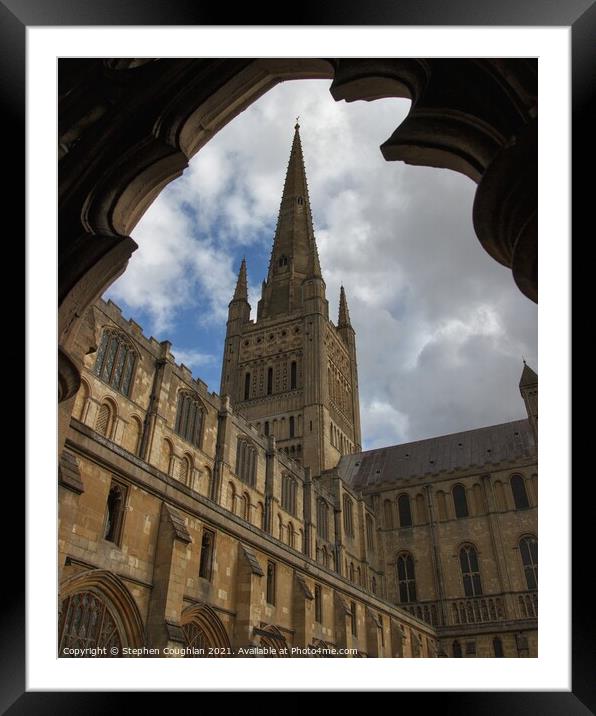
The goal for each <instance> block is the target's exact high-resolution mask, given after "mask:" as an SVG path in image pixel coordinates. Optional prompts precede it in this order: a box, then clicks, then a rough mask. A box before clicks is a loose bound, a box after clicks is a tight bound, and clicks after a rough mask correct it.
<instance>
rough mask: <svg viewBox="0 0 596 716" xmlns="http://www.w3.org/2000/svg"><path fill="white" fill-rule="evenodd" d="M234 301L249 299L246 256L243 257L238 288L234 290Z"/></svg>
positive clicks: (237, 283)
mask: <svg viewBox="0 0 596 716" xmlns="http://www.w3.org/2000/svg"><path fill="white" fill-rule="evenodd" d="M233 300H234V301H248V280H247V277H246V256H243V257H242V263H241V264H240V270H239V271H238V281H237V282H236V290H235V291H234V299H233Z"/></svg>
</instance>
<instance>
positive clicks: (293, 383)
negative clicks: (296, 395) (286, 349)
mask: <svg viewBox="0 0 596 716" xmlns="http://www.w3.org/2000/svg"><path fill="white" fill-rule="evenodd" d="M297 378H298V369H297V365H296V361H295V360H293V361H292V362H291V363H290V390H296V387H297V385H298V381H297Z"/></svg>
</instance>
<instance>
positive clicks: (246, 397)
mask: <svg viewBox="0 0 596 716" xmlns="http://www.w3.org/2000/svg"><path fill="white" fill-rule="evenodd" d="M249 399H250V373H245V375H244V400H249Z"/></svg>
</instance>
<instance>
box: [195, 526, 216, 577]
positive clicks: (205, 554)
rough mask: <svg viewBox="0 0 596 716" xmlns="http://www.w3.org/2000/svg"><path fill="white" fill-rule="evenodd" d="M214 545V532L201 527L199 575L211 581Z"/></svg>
mask: <svg viewBox="0 0 596 716" xmlns="http://www.w3.org/2000/svg"><path fill="white" fill-rule="evenodd" d="M214 545H215V533H214V532H212V531H211V530H207V529H203V537H202V539H201V558H200V562H199V577H201V579H207V580H208V581H211V575H212V571H213V570H212V567H213V547H214Z"/></svg>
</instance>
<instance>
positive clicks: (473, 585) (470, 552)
mask: <svg viewBox="0 0 596 716" xmlns="http://www.w3.org/2000/svg"><path fill="white" fill-rule="evenodd" d="M459 564H460V567H461V574H462V578H463V581H464V592H465V595H466V597H479V596H481V595H482V584H481V582H480V570H479V568H478V555H477V553H476V547H474V545H471V544H465V545H464V546H463V547H462V548H461V549H460V550H459Z"/></svg>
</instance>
